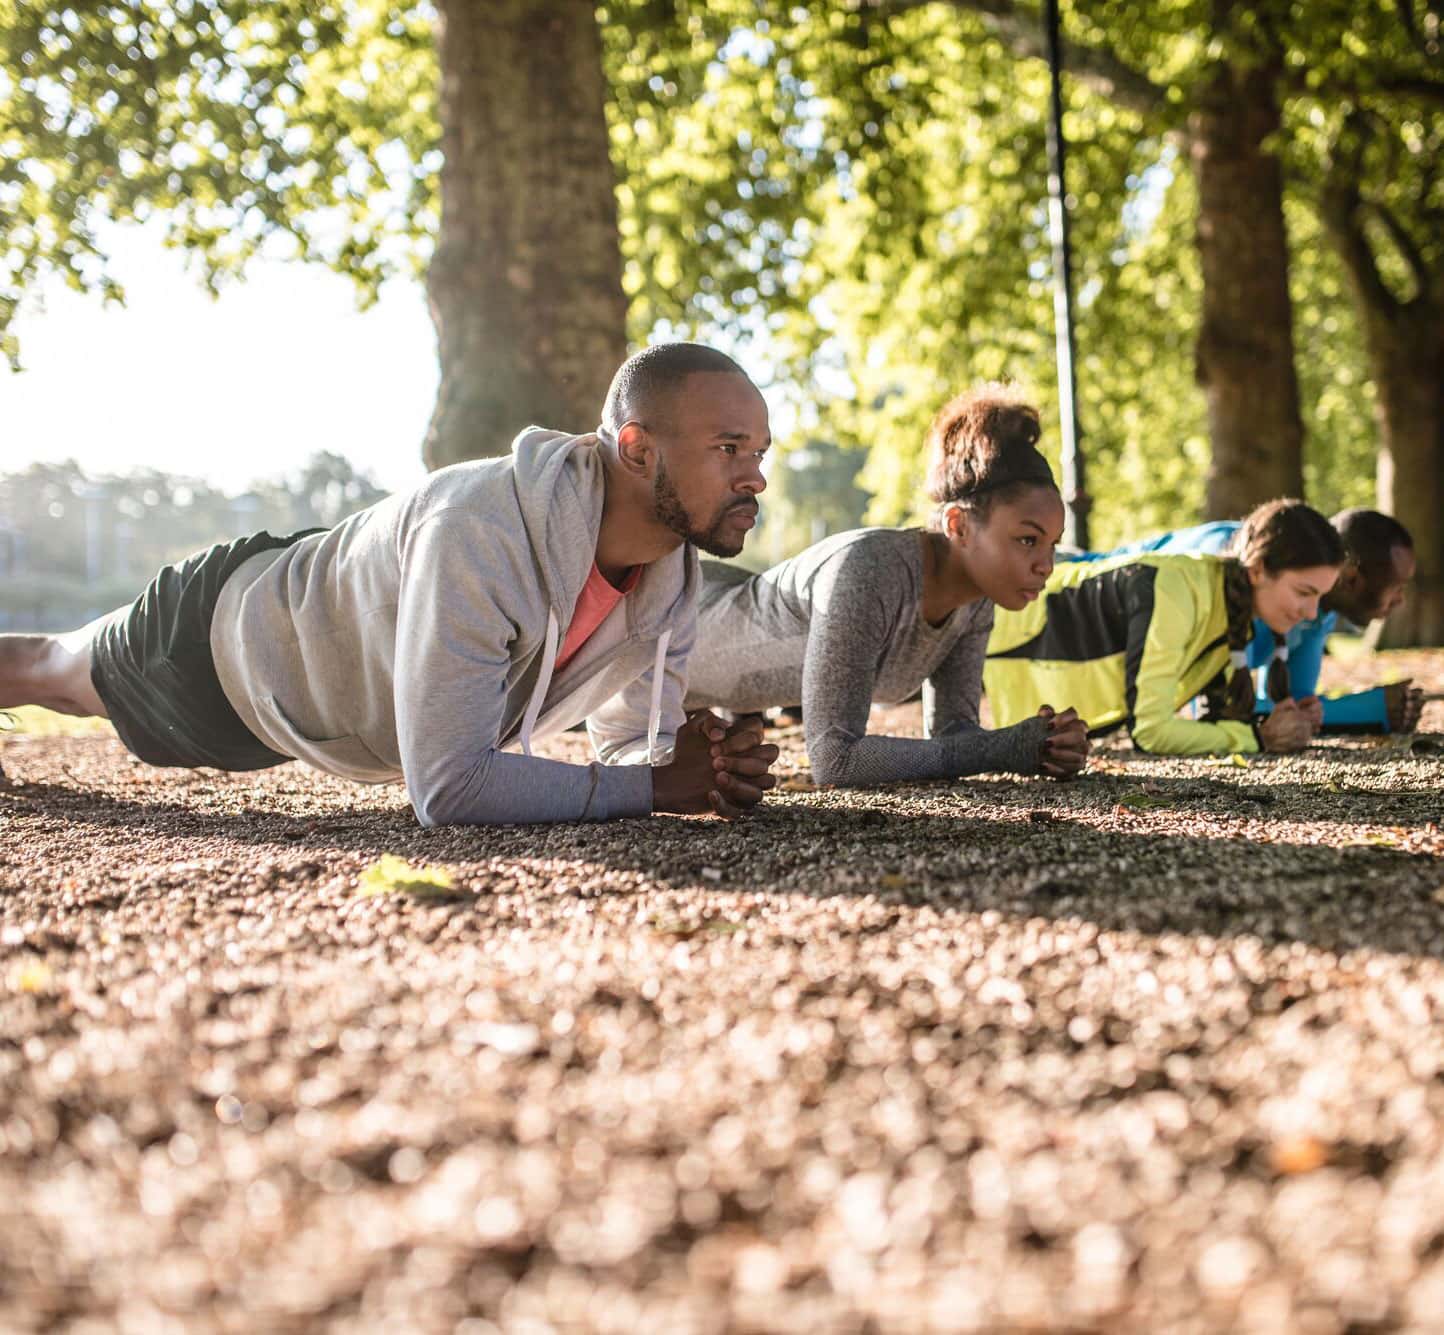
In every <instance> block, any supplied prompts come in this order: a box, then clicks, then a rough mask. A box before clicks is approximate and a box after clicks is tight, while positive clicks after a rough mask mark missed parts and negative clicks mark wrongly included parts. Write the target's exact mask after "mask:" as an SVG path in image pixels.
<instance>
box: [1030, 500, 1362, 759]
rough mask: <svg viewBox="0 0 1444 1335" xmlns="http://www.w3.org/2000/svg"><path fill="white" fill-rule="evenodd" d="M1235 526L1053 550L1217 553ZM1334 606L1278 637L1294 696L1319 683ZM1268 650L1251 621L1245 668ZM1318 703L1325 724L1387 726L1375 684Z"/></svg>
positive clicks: (1077, 557) (1267, 705)
mask: <svg viewBox="0 0 1444 1335" xmlns="http://www.w3.org/2000/svg"><path fill="white" fill-rule="evenodd" d="M1237 531H1238V521H1237V520H1233V519H1221V520H1215V521H1214V522H1213V523H1211V524H1199V525H1198V526H1197V527H1196V528H1180V529H1174V530H1173V532H1171V533H1160V534H1159V535H1158V536H1157V537H1154V538H1145V539H1144V540H1143V541H1142V542H1133V543H1129V544H1128V545H1127V546H1125V547H1115V548H1114V549H1113V550H1112V551H1110V552H1078V553H1075V554H1071V555H1065V554H1063V553H1060V554H1059V559H1060V560H1065V561H1100V560H1103V559H1105V558H1107V557H1110V556H1138V555H1141V554H1142V553H1144V552H1182V553H1193V554H1204V555H1209V556H1219V555H1222V554H1223V552H1224V551H1225V549H1226V548H1227V547H1228V544H1229V540H1230V539H1231V538H1232V537H1233V535H1234V534H1235V533H1236V532H1237ZM1338 622H1339V614H1338V613H1337V612H1324V611H1320V613H1319V615H1318V616H1316V617H1315V618H1314V619H1313V620H1312V621H1301V622H1299V624H1298V625H1297V626H1295V627H1294V628H1293V629H1292V630H1291V631H1289V633H1288V636H1287V638H1286V639H1285V641H1284V643H1285V644H1287V645H1288V650H1289V690H1290V692H1291V693H1292V695H1293V697H1294V699H1295V700H1302V699H1303V698H1304V697H1305V696H1309V695H1313V694H1314V693H1315V690H1316V689H1317V687H1318V684H1319V670H1320V669H1321V668H1322V667H1323V662H1324V644H1325V642H1326V641H1327V640H1328V638H1329V636H1330V635H1332V634H1333V633H1334V628H1335V627H1336V626H1337V625H1338ZM1273 653H1274V633H1273V631H1271V630H1270V629H1269V628H1268V627H1267V626H1266V625H1265V624H1264V623H1263V622H1262V621H1258V620H1255V621H1254V623H1253V639H1252V640H1250V641H1249V646H1248V665H1249V667H1251V668H1255V669H1257V668H1263V667H1267V666H1268V664H1269V661H1270V660H1271V659H1272V658H1273ZM1323 705H1324V727H1326V728H1369V729H1374V728H1382V729H1383V731H1385V732H1388V731H1389V706H1388V702H1387V700H1386V699H1385V696H1384V688H1383V687H1382V686H1375V687H1374V688H1373V689H1372V690H1369V691H1356V692H1354V693H1353V694H1352V695H1335V696H1326V697H1325V698H1324V701H1323ZM1272 708H1273V704H1272V703H1271V701H1270V700H1269V698H1268V692H1267V690H1266V689H1265V687H1264V674H1260V675H1259V694H1258V709H1259V712H1260V713H1263V714H1266V713H1268V712H1269V710H1271V709H1272Z"/></svg>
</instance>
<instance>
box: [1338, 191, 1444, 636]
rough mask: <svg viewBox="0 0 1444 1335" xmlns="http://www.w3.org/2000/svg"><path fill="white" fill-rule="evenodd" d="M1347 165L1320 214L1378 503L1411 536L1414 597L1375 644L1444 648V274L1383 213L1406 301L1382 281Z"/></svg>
mask: <svg viewBox="0 0 1444 1335" xmlns="http://www.w3.org/2000/svg"><path fill="white" fill-rule="evenodd" d="M1368 207H1369V206H1368V205H1366V204H1365V202H1364V200H1363V197H1362V195H1361V193H1360V190H1359V187H1358V185H1357V183H1356V180H1355V177H1354V173H1353V172H1352V171H1351V169H1350V168H1349V167H1348V166H1345V168H1344V170H1343V171H1342V172H1341V174H1340V176H1339V177H1338V178H1337V179H1335V180H1334V181H1332V182H1330V183H1329V185H1328V186H1327V187H1326V189H1325V191H1324V193H1323V196H1322V200H1321V208H1320V213H1321V215H1322V217H1323V221H1324V226H1325V228H1326V229H1327V231H1328V233H1329V237H1330V239H1331V240H1332V241H1333V243H1334V246H1335V248H1336V249H1337V250H1338V252H1339V256H1340V258H1341V259H1342V260H1343V262H1344V270H1345V272H1346V273H1347V274H1348V276H1349V286H1350V288H1351V289H1352V291H1353V294H1354V300H1355V303H1356V304H1357V305H1358V308H1359V313H1360V317H1361V319H1360V323H1361V325H1362V326H1363V330H1364V344H1365V348H1366V351H1367V353H1368V358H1369V370H1370V373H1371V374H1372V376H1373V379H1374V388H1375V392H1376V395H1377V398H1376V409H1375V411H1376V414H1377V417H1378V423H1379V463H1378V475H1377V489H1378V505H1379V508H1380V509H1381V510H1383V511H1385V512H1387V513H1388V514H1391V515H1393V516H1394V517H1395V518H1396V519H1397V520H1398V521H1399V522H1400V523H1401V524H1403V525H1404V527H1405V528H1407V529H1408V530H1409V532H1410V533H1411V534H1412V535H1413V537H1414V552H1415V556H1416V557H1417V559H1418V573H1417V575H1416V577H1415V587H1414V593H1413V596H1412V597H1411V598H1410V600H1409V602H1408V603H1406V604H1405V606H1404V607H1403V608H1401V609H1400V610H1399V611H1398V612H1395V613H1394V615H1393V616H1392V617H1390V618H1389V621H1388V623H1387V625H1386V626H1385V627H1384V630H1383V633H1382V634H1381V635H1380V637H1379V643H1380V644H1381V645H1384V646H1388V647H1394V648H1402V647H1405V646H1410V645H1441V644H1444V273H1440V272H1431V270H1430V267H1429V265H1428V264H1427V263H1426V262H1425V261H1424V258H1423V256H1422V255H1421V254H1420V252H1419V250H1418V249H1417V247H1415V246H1414V245H1413V244H1412V243H1411V241H1410V239H1409V237H1408V236H1407V235H1406V233H1405V231H1404V229H1403V227H1402V225H1401V224H1400V223H1399V221H1398V219H1397V218H1394V217H1393V216H1392V215H1389V214H1387V213H1386V212H1385V213H1381V214H1380V216H1381V217H1382V218H1383V219H1384V220H1385V223H1386V226H1388V228H1389V230H1390V231H1391V233H1392V235H1393V236H1394V238H1395V241H1396V243H1397V245H1398V248H1399V251H1400V253H1401V255H1402V257H1403V258H1404V260H1405V264H1406V267H1407V268H1408V269H1409V271H1410V276H1411V278H1412V281H1413V287H1414V291H1413V294H1412V296H1410V297H1408V298H1407V299H1405V298H1403V297H1401V296H1399V295H1397V294H1396V293H1395V292H1394V290H1393V289H1392V288H1390V286H1389V285H1388V284H1387V283H1386V282H1385V281H1384V277H1383V274H1382V273H1381V272H1380V270H1379V265H1378V261H1377V259H1376V258H1375V255H1374V250H1373V247H1372V246H1371V245H1370V243H1369V238H1368V235H1367V234H1366V232H1365V228H1364V216H1365V213H1366V211H1367V209H1368Z"/></svg>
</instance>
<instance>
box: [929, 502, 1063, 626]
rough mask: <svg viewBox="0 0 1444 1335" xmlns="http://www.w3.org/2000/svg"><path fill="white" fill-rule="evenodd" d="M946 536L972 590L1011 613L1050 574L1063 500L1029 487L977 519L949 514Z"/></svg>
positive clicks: (1038, 590) (1037, 593)
mask: <svg viewBox="0 0 1444 1335" xmlns="http://www.w3.org/2000/svg"><path fill="white" fill-rule="evenodd" d="M954 515H956V516H957V517H956V518H953V516H954ZM948 536H949V540H950V541H951V542H952V543H953V545H954V551H955V552H956V554H957V559H958V561H959V563H960V564H961V566H962V569H963V571H964V573H965V574H966V575H967V577H968V579H969V581H970V582H971V583H972V584H973V586H974V587H975V588H976V589H977V590H978V591H979V592H980V593H981V594H982V595H983V597H985V598H991V599H992V600H993V602H995V603H997V605H998V606H999V607H1006V608H1007V609H1008V610H1009V611H1010V612H1017V611H1020V610H1021V609H1022V608H1024V607H1026V606H1027V605H1028V604H1029V603H1031V602H1032V601H1033V600H1034V599H1035V598H1038V597H1039V596H1041V594H1042V592H1043V585H1044V584H1045V583H1046V582H1047V579H1048V576H1049V575H1050V574H1052V572H1053V549H1054V548H1055V547H1056V546H1057V545H1058V542H1059V540H1060V539H1061V538H1062V536H1063V501H1062V499H1061V497H1059V495H1058V493H1057V492H1056V491H1054V490H1053V488H1052V487H1029V488H1028V489H1027V490H1026V491H1025V492H1024V493H1023V494H1022V495H1021V496H1019V497H1018V498H1017V499H1016V500H1009V501H1003V500H998V501H995V502H994V503H993V504H992V505H991V506H990V507H989V508H988V511H987V513H986V514H985V515H984V516H983V517H982V518H981V519H979V518H978V517H977V516H976V515H974V514H969V513H967V512H966V511H961V512H960V511H950V512H949V519H948Z"/></svg>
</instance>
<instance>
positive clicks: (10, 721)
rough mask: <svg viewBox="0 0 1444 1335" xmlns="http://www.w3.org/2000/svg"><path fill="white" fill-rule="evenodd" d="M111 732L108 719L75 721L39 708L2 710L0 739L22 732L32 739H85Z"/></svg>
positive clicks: (68, 716) (27, 707)
mask: <svg viewBox="0 0 1444 1335" xmlns="http://www.w3.org/2000/svg"><path fill="white" fill-rule="evenodd" d="M110 730H111V728H110V722H109V720H108V719H103V718H72V717H71V716H70V715H69V714H56V713H53V712H52V711H51V710H49V709H41V708H40V707H39V706H38V705H20V706H18V707H17V708H15V709H4V710H0V737H3V736H5V735H7V734H9V735H14V734H15V733H21V732H23V733H25V734H27V735H28V736H31V737H86V736H91V735H93V734H95V733H105V732H109V731H110Z"/></svg>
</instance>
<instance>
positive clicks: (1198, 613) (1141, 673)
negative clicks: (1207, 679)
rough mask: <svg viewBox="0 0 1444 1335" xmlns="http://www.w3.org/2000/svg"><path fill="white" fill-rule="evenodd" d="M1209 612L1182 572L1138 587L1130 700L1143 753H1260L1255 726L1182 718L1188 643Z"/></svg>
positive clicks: (1127, 677) (1163, 570)
mask: <svg viewBox="0 0 1444 1335" xmlns="http://www.w3.org/2000/svg"><path fill="white" fill-rule="evenodd" d="M1205 615H1206V612H1204V611H1203V610H1201V609H1200V608H1199V606H1198V601H1197V598H1196V595H1195V590H1194V587H1193V585H1192V584H1191V583H1190V581H1189V579H1188V578H1187V577H1186V576H1185V575H1184V574H1183V573H1182V572H1181V571H1179V570H1177V569H1175V568H1173V567H1171V566H1169V565H1161V566H1159V567H1158V572H1157V574H1156V576H1155V577H1154V578H1153V580H1151V581H1149V582H1148V583H1146V584H1143V583H1140V584H1138V585H1136V586H1134V592H1133V593H1131V594H1130V605H1129V608H1128V647H1127V649H1126V651H1125V653H1124V660H1123V672H1124V698H1125V700H1126V702H1127V706H1128V731H1129V733H1130V735H1131V736H1132V738H1133V743H1134V745H1135V746H1137V747H1138V748H1139V750H1141V751H1150V752H1152V753H1153V754H1155V755H1166V756H1207V755H1228V754H1229V753H1230V752H1234V751H1238V752H1243V753H1249V752H1254V751H1257V750H1258V749H1259V744H1258V738H1257V736H1256V735H1255V734H1254V730H1253V725H1252V724H1251V723H1244V722H1233V721H1225V722H1220V723H1205V722H1198V721H1195V720H1192V719H1181V718H1178V717H1177V708H1178V701H1177V699H1176V696H1177V694H1178V683H1179V682H1180V681H1181V680H1182V679H1183V677H1184V675H1185V673H1186V672H1187V670H1188V666H1189V663H1188V648H1187V646H1188V644H1189V642H1190V640H1191V639H1192V638H1193V634H1194V629H1195V626H1196V625H1197V622H1198V620H1199V619H1200V618H1202V617H1204V616H1205Z"/></svg>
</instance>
